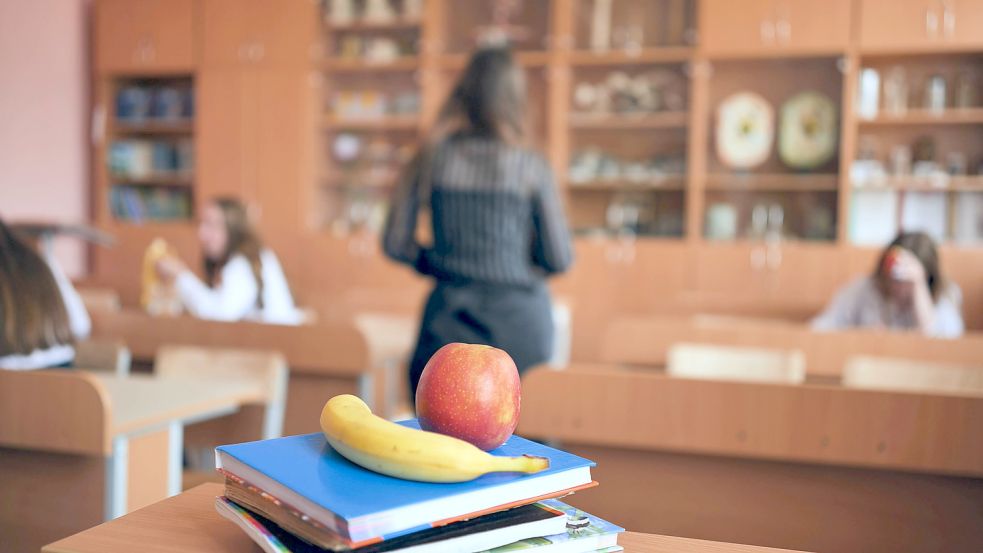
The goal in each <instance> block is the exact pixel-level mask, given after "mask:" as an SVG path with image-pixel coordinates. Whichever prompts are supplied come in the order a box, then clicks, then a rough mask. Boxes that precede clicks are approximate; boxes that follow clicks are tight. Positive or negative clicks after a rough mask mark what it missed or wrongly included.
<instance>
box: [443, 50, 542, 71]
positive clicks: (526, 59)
mask: <svg viewBox="0 0 983 553" xmlns="http://www.w3.org/2000/svg"><path fill="white" fill-rule="evenodd" d="M514 56H515V61H516V62H517V63H518V64H519V65H521V66H523V67H544V66H546V65H547V64H549V62H550V57H551V54H550V52H547V51H544V50H533V51H529V52H514ZM469 57H470V56H469V55H468V54H441V55H440V56H439V57H438V58H437V64H438V65H439V66H440V68H441V69H464V66H465V65H467V63H468V59H469Z"/></svg>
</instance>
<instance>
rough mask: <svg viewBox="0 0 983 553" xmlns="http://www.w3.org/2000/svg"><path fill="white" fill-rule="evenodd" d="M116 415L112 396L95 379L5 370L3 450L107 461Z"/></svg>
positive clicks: (0, 397)
mask: <svg viewBox="0 0 983 553" xmlns="http://www.w3.org/2000/svg"><path fill="white" fill-rule="evenodd" d="M110 413H111V411H110V399H109V395H108V393H107V392H106V390H105V388H104V387H103V386H102V384H100V383H99V381H98V380H97V379H96V378H95V377H94V376H93V375H90V374H86V373H85V372H82V371H72V370H58V369H49V370H36V371H11V370H4V369H0V447H9V448H15V449H28V450H40V451H50V452H57V453H71V454H79V455H93V456H105V455H108V454H109V452H110V442H111V440H110V438H111V432H110V429H109V426H110V423H111V421H112V418H111V415H110Z"/></svg>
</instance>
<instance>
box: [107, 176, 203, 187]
mask: <svg viewBox="0 0 983 553" xmlns="http://www.w3.org/2000/svg"><path fill="white" fill-rule="evenodd" d="M109 178H110V180H111V181H112V183H113V184H114V185H118V186H148V187H153V186H165V187H182V188H184V187H190V186H193V185H194V176H193V175H192V174H183V173H177V174H166V173H161V174H156V175H151V176H149V177H141V178H137V177H132V176H126V175H110V176H109Z"/></svg>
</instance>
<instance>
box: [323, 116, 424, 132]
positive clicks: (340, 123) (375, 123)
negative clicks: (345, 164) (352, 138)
mask: <svg viewBox="0 0 983 553" xmlns="http://www.w3.org/2000/svg"><path fill="white" fill-rule="evenodd" d="M419 126H420V117H419V116H418V115H384V116H380V117H363V118H354V117H337V116H335V115H334V114H329V115H327V116H325V118H324V127H325V128H327V129H349V130H370V131H379V130H393V131H397V130H398V131H415V130H417V129H418V128H419Z"/></svg>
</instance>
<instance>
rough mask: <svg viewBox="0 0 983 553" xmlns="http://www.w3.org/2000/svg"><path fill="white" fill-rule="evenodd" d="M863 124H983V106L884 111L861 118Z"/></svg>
mask: <svg viewBox="0 0 983 553" xmlns="http://www.w3.org/2000/svg"><path fill="white" fill-rule="evenodd" d="M859 121H860V124H861V125H868V126H874V125H983V108H966V109H955V108H953V109H947V110H945V111H942V112H934V111H929V110H926V109H912V110H908V111H907V112H905V113H904V114H899V115H892V114H890V113H882V114H880V115H878V116H877V117H874V118H873V119H859Z"/></svg>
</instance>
